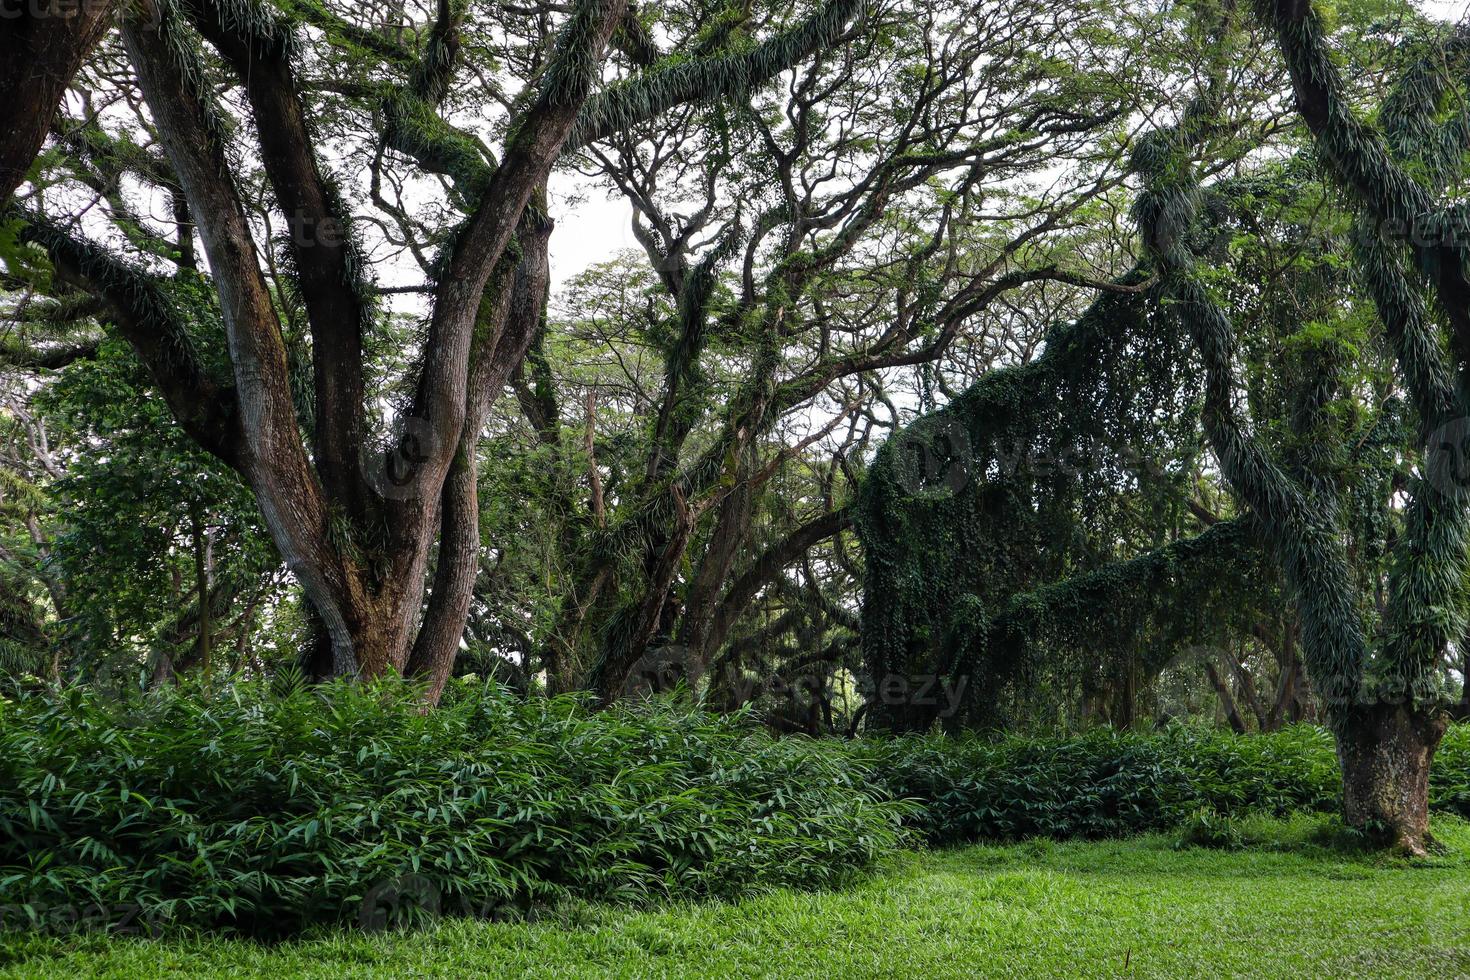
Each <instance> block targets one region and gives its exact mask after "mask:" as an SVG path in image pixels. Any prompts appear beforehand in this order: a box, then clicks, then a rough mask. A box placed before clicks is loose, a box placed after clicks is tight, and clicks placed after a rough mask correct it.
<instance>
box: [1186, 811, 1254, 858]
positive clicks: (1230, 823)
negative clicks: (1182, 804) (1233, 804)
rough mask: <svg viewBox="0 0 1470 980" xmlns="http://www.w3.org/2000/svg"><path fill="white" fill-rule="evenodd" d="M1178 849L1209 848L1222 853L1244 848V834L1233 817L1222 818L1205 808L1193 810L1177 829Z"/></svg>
mask: <svg viewBox="0 0 1470 980" xmlns="http://www.w3.org/2000/svg"><path fill="white" fill-rule="evenodd" d="M1177 845H1178V846H1179V847H1211V848H1215V849H1217V850H1222V851H1234V850H1239V849H1240V848H1242V847H1244V846H1245V833H1244V832H1243V831H1242V830H1241V829H1240V824H1239V823H1238V822H1237V820H1236V818H1235V817H1222V816H1221V815H1220V814H1218V813H1216V812H1215V811H1214V810H1212V809H1210V808H1209V807H1207V806H1202V807H1200V808H1199V809H1198V810H1195V811H1194V812H1193V813H1191V814H1190V815H1189V816H1188V817H1187V818H1185V820H1184V823H1183V824H1182V825H1181V826H1180V828H1179V840H1178V841H1177Z"/></svg>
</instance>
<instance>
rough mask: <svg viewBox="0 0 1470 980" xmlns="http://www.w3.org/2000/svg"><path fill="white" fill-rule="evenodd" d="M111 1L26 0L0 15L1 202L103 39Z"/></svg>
mask: <svg viewBox="0 0 1470 980" xmlns="http://www.w3.org/2000/svg"><path fill="white" fill-rule="evenodd" d="M114 5H115V4H114V3H112V2H103V0H90V2H85V3H83V2H78V0H30V2H29V3H26V4H24V5H19V4H17V5H16V6H20V7H21V8H22V9H21V10H19V11H16V10H14V9H7V11H6V15H5V16H4V17H3V18H0V92H4V93H5V98H4V100H3V101H0V206H4V205H5V203H6V202H8V201H9V200H10V195H12V194H14V193H15V189H16V188H17V187H19V186H20V185H21V182H22V181H24V180H25V176H26V173H27V172H28V171H29V170H30V169H31V164H32V163H33V162H34V161H35V159H36V154H38V153H40V152H41V147H42V145H43V144H44V143H45V142H46V133H47V131H48V130H50V128H51V121H52V120H53V119H54V118H55V117H56V107H57V106H58V105H60V103H61V96H62V94H63V93H64V92H65V91H66V87H67V86H68V85H69V84H71V80H72V78H73V77H74V76H75V75H76V73H77V70H78V69H79V68H81V66H82V61H83V60H84V59H85V58H86V57H87V54H88V53H89V52H90V51H91V50H92V48H93V47H94V46H95V45H96V44H97V42H98V41H99V40H100V39H101V38H102V34H103V32H104V31H105V30H106V29H107V25H108V23H109V21H110V20H111V18H112V10H113V7H114ZM7 8H9V5H7ZM17 14H18V16H17Z"/></svg>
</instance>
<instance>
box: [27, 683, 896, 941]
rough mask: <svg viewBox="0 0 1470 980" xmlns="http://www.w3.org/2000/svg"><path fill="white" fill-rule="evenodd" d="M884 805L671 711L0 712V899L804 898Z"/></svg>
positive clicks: (109, 904)
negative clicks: (787, 889) (795, 891)
mask: <svg viewBox="0 0 1470 980" xmlns="http://www.w3.org/2000/svg"><path fill="white" fill-rule="evenodd" d="M906 809H907V807H906V805H904V804H899V803H894V802H892V801H890V800H888V799H885V798H884V797H882V795H881V793H880V791H879V790H878V789H877V788H876V786H875V784H873V783H872V782H871V781H870V780H869V774H868V773H867V772H866V771H865V770H864V769H863V768H862V767H861V766H860V765H857V764H856V763H855V762H854V760H853V759H851V758H850V757H849V756H848V754H847V753H844V752H831V751H824V750H823V749H822V747H821V746H820V745H819V744H817V743H814V742H810V741H806V740H794V739H780V740H778V739H773V738H770V737H767V736H765V735H762V734H760V733H758V732H755V731H753V730H752V729H751V726H750V725H749V724H748V723H747V721H746V720H745V719H740V718H735V719H721V718H717V717H713V716H710V715H705V714H699V713H693V712H683V711H679V710H677V709H674V708H671V707H661V708H650V709H646V710H643V711H632V710H613V711H607V712H600V713H594V712H590V711H588V710H586V709H585V707H584V706H582V705H580V704H579V703H577V702H575V701H570V700H553V701H545V700H531V701H521V700H517V699H515V698H513V697H511V696H509V695H506V694H502V693H500V692H499V691H498V690H497V689H495V688H493V687H486V688H485V689H483V690H479V691H477V692H476V693H475V694H473V695H471V696H467V697H459V698H455V699H452V701H451V703H449V704H448V705H447V706H446V707H444V708H443V709H441V710H438V711H433V712H428V713H421V712H420V711H418V710H417V709H416V705H415V704H414V703H413V702H412V701H411V700H410V699H409V698H407V697H406V696H405V694H404V692H403V691H401V690H399V689H396V688H392V687H353V686H348V685H334V686H329V687H326V688H318V689H312V690H305V689H297V690H292V691H288V692H285V693H283V694H278V695H276V694H271V693H270V692H269V691H268V690H267V689H265V688H264V687H262V686H242V687H234V688H231V689H229V690H228V691H226V692H225V693H222V694H218V695H215V696H204V695H201V694H197V693H196V694H189V693H174V692H164V693H158V694H151V695H148V696H145V697H139V698H137V699H136V700H133V701H129V702H126V703H117V702H110V701H107V700H104V699H102V698H99V697H98V696H97V695H95V694H93V693H89V692H87V691H85V690H79V689H71V690H65V691H62V692H59V693H53V694H44V693H40V694H36V693H33V694H30V695H26V696H23V697H21V698H19V699H18V700H17V701H16V702H15V703H11V704H0V905H3V904H13V905H21V904H22V903H29V904H30V906H31V909H32V910H34V909H36V908H40V909H45V908H47V907H51V908H55V907H67V906H70V907H76V906H82V907H84V908H91V907H96V908H100V909H105V910H106V909H118V908H122V907H125V906H128V907H133V908H137V909H140V910H141V918H142V919H145V920H147V921H150V922H156V923H161V924H163V925H164V926H165V927H167V926H175V925H188V926H201V927H207V928H222V929H229V930H238V931H242V932H249V933H254V934H281V933H289V932H292V931H295V930H297V929H300V928H302V927H304V926H306V925H308V924H310V923H314V922H340V921H344V920H350V919H352V918H355V917H357V916H358V915H359V911H360V910H363V911H365V912H367V913H370V915H369V918H370V919H371V918H373V917H374V916H377V915H378V914H379V912H380V911H383V912H384V913H385V914H389V913H393V912H394V911H395V909H396V910H397V913H398V914H399V915H402V914H404V913H405V911H407V910H412V909H413V908H415V907H422V908H423V909H427V910H428V911H434V910H435V909H443V910H444V911H464V912H469V913H472V914H492V915H493V914H499V913H501V912H504V911H507V910H514V909H517V908H524V907H527V906H529V905H531V904H533V903H541V902H547V901H554V900H557V899H560V898H563V897H566V896H571V895H576V896H582V897H587V898H595V899H622V900H633V901H638V900H647V899H654V898H666V897H694V896H705V895H721V896H725V895H731V894H735V893H740V892H745V891H750V890H752V889H761V888H768V887H774V886H780V885H795V886H801V887H820V886H827V885H832V884H835V883H837V882H839V881H841V880H842V879H844V878H845V877H847V876H848V875H850V874H852V873H853V872H855V871H858V870H859V869H863V868H866V867H867V866H869V865H870V864H871V863H872V862H873V861H874V860H875V859H876V858H877V857H878V856H880V855H881V854H883V853H885V852H887V851H889V850H891V849H893V848H894V847H896V846H898V845H899V844H900V843H901V842H902V840H903V838H904V832H903V831H902V830H901V829H900V820H901V818H902V817H903V816H904V815H905V813H906ZM379 904H381V905H383V906H384V909H381V910H380V909H378V908H377V905H379ZM27 914H30V913H29V912H28V913H27ZM373 921H377V920H376V919H374V920H373ZM11 924H14V923H11Z"/></svg>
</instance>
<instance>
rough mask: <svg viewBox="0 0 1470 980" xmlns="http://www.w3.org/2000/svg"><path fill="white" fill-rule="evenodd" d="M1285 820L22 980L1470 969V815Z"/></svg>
mask: <svg viewBox="0 0 1470 980" xmlns="http://www.w3.org/2000/svg"><path fill="white" fill-rule="evenodd" d="M1317 823H1318V822H1317V821H1312V820H1307V819H1305V818H1304V819H1302V820H1298V821H1293V822H1291V823H1289V824H1280V825H1275V827H1274V828H1273V829H1272V831H1271V834H1272V836H1273V837H1274V838H1275V840H1276V843H1275V844H1272V845H1268V846H1266V847H1262V848H1256V849H1252V850H1246V851H1234V852H1222V851H1213V850H1201V849H1187V850H1176V849H1175V848H1174V843H1173V840H1172V839H1170V838H1166V837H1144V838H1138V839H1135V840H1130V841H1117V842H1103V843H1068V844H1050V843H1046V842H1036V843H1031V844H1021V845H1016V846H1010V847H972V848H967V849H963V850H954V851H945V852H935V853H927V854H907V855H903V856H901V857H899V858H896V859H894V861H893V862H892V864H891V865H890V866H889V867H888V868H887V869H885V870H884V872H883V873H881V874H879V875H876V876H874V877H872V878H870V879H868V880H866V881H864V882H861V883H858V884H856V885H854V886H853V887H851V888H850V889H848V890H845V891H841V892H835V893H826V894H802V893H792V892H780V893H775V894H770V895H766V896H763V897H760V898H754V899H750V900H747V901H742V902H738V903H732V904H720V903H711V904H705V905H696V906H678V907H674V908H667V909H661V910H657V911H645V912H639V911H633V910H628V909H617V908H608V907H591V906H578V907H575V908H568V909H562V910H560V911H558V912H557V913H555V914H551V915H547V916H545V917H543V918H542V919H541V921H539V922H535V923H520V924H506V923H471V922H462V921H461V922H450V923H446V924H443V925H441V926H439V927H438V928H435V929H432V930H429V931H425V932H418V933H409V934H391V935H378V936H365V935H360V934H354V933H341V934H335V935H331V936H327V937H324V938H316V939H310V940H304V941H300V942H296V943H292V944H289V945H284V946H276V947H265V946H259V945H255V944H251V943H247V942H239V941H222V940H174V941H169V942H149V941H146V940H125V941H124V940H108V939H105V938H101V937H91V938H70V939H58V938H50V939H41V938H35V937H30V938H19V937H12V938H11V939H9V940H8V941H6V942H4V943H3V944H0V975H3V976H15V977H43V976H45V977H53V976H54V977H84V976H98V977H103V976H105V977H120V978H121V977H126V978H130V980H131V978H137V977H154V976H180V975H181V976H269V977H271V978H275V980H285V978H288V977H306V976H311V977H373V978H378V977H416V976H443V977H456V978H457V977H464V976H471V975H476V974H478V975H491V976H550V975H555V976H599V977H600V976H625V977H644V976H649V977H658V976H688V975H703V976H738V977H749V976H783V977H784V976H790V977H853V976H857V977H925V978H929V977H973V976H1077V977H1083V976H1117V975H1129V976H1168V977H1202V976H1270V977H1287V976H1302V977H1321V976H1381V977H1394V978H1398V977H1435V978H1441V977H1442V978H1449V977H1464V976H1470V824H1467V823H1464V822H1460V821H1454V820H1447V819H1446V820H1441V821H1439V822H1438V823H1437V825H1436V830H1437V832H1438V833H1439V835H1440V837H1441V839H1442V840H1444V841H1445V842H1446V844H1447V845H1448V846H1449V849H1450V851H1449V853H1448V854H1447V855H1446V856H1443V857H1439V858H1435V859H1432V860H1430V861H1427V862H1422V863H1419V864H1414V865H1409V864H1406V863H1404V862H1401V861H1397V860H1394V859H1388V858H1364V857H1353V856H1350V855H1345V854H1343V853H1340V852H1335V851H1330V850H1324V849H1322V848H1320V847H1317V846H1315V845H1312V844H1308V843H1306V842H1305V841H1306V839H1307V835H1308V832H1309V831H1310V830H1311V828H1312V827H1313V826H1316V825H1317Z"/></svg>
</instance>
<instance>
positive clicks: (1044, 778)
mask: <svg viewBox="0 0 1470 980" xmlns="http://www.w3.org/2000/svg"><path fill="white" fill-rule="evenodd" d="M1465 735H1466V733H1465V731H1464V730H1460V731H1457V732H1455V734H1454V745H1455V746H1456V748H1454V749H1453V750H1452V751H1449V752H1447V753H1444V754H1443V755H1442V756H1441V758H1439V759H1437V760H1436V768H1435V774H1436V780H1437V781H1436V784H1435V794H1436V795H1435V804H1436V805H1437V806H1440V807H1444V808H1447V809H1455V808H1456V807H1457V806H1462V805H1463V804H1462V803H1461V804H1457V803H1456V802H1455V800H1456V799H1457V797H1455V796H1454V793H1456V792H1463V791H1464V786H1465V783H1466V780H1467V779H1470V771H1467V768H1470V767H1467V763H1470V739H1466V738H1465ZM1450 741H1451V740H1447V741H1446V744H1447V746H1448V745H1450ZM858 754H859V755H860V756H861V757H862V758H863V761H864V762H865V764H866V765H868V766H871V767H872V769H873V770H874V772H875V774H876V775H875V778H876V779H878V781H879V783H880V785H881V786H882V788H883V789H884V790H885V791H886V792H887V793H889V794H892V795H893V796H895V797H899V798H910V799H914V800H917V801H918V802H919V803H920V804H921V807H922V808H921V809H920V810H919V811H918V812H917V813H916V814H915V815H914V816H913V817H911V820H912V822H913V826H914V828H915V829H916V830H918V831H919V832H920V833H921V834H922V835H923V836H924V838H925V839H926V840H928V841H930V842H931V843H935V844H949V843H958V842H963V841H973V840H1018V839H1023V838H1028V837H1051V838H1056V839H1064V838H1071V837H1083V838H1100V837H1119V836H1126V835H1129V834H1137V833H1144V832H1150V831H1168V830H1173V829H1175V828H1176V827H1178V826H1180V824H1181V823H1183V822H1184V821H1185V820H1186V819H1188V818H1189V817H1190V816H1191V815H1192V814H1195V813H1196V812H1197V811H1199V810H1201V809H1204V810H1206V811H1209V812H1213V813H1216V814H1220V815H1226V816H1233V815H1238V814H1245V813H1264V814H1270V815H1276V816H1280V815H1285V814H1288V813H1291V812H1293V811H1299V810H1305V811H1317V812H1326V811H1333V810H1336V809H1337V807H1338V800H1339V797H1340V795H1341V791H1342V790H1341V779H1340V777H1339V775H1338V770H1337V760H1336V756H1335V754H1334V750H1333V744H1332V737H1331V736H1330V735H1329V734H1328V733H1327V732H1326V731H1324V730H1322V729H1320V728H1315V727H1311V726H1306V725H1302V726H1297V727H1294V728H1289V729H1286V730H1284V731H1280V732H1276V733H1273V734H1270V735H1247V736H1237V735H1232V734H1228V733H1220V732H1211V731H1201V730H1196V729H1191V728H1186V727H1183V726H1175V727H1171V728H1168V729H1165V730H1164V731H1161V732H1155V733H1148V734H1144V733H1131V732H1118V731H1114V730H1112V729H1097V730H1094V731H1092V732H1089V733H1087V734H1085V735H1080V736H1071V737H1067V738H1043V739H1035V738H1019V737H1008V738H1001V739H986V738H982V737H978V736H972V737H959V738H952V737H946V736H938V735H934V736H906V737H903V738H896V739H872V740H869V741H867V742H866V743H864V744H863V746H862V748H861V749H860V750H858ZM1454 787H1459V788H1460V789H1459V790H1456V789H1455V788H1454ZM1459 799H1463V797H1459ZM1462 812H1463V811H1462Z"/></svg>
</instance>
